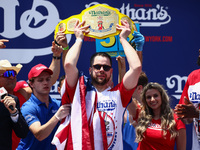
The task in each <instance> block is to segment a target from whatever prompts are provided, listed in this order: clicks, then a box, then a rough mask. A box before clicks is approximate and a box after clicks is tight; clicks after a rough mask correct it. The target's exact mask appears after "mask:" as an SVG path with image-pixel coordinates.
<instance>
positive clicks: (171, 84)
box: [166, 75, 187, 100]
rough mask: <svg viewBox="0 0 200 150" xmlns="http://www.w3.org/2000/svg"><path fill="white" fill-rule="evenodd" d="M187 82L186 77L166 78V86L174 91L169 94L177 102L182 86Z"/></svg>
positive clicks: (173, 76)
mask: <svg viewBox="0 0 200 150" xmlns="http://www.w3.org/2000/svg"><path fill="white" fill-rule="evenodd" d="M186 81H187V76H183V77H181V76H179V75H172V76H171V77H167V78H166V85H167V87H168V88H169V89H174V93H173V94H171V95H172V96H173V97H175V98H176V99H177V100H179V99H180V98H181V94H182V92H183V88H184V85H185V83H186Z"/></svg>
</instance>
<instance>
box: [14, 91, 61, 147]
mask: <svg viewBox="0 0 200 150" xmlns="http://www.w3.org/2000/svg"><path fill="white" fill-rule="evenodd" d="M60 103H61V101H58V100H56V99H53V98H51V97H49V107H48V108H47V107H46V104H45V103H43V102H41V101H40V100H38V99H37V98H36V97H35V95H34V94H32V95H31V97H30V99H29V100H28V101H27V102H25V103H24V104H23V105H22V107H21V112H22V115H23V116H24V118H25V120H26V122H27V124H28V126H29V127H30V125H31V124H33V123H34V122H36V121H39V122H40V123H41V125H44V124H45V123H47V122H48V121H49V120H50V119H51V118H52V117H53V115H54V114H55V113H56V112H57V110H58V109H59V107H60ZM57 128H58V124H57V126H56V127H55V128H54V130H53V131H52V132H51V134H50V135H49V136H48V137H47V138H46V139H44V140H42V141H38V140H37V139H36V138H35V136H34V135H33V133H32V132H31V131H29V133H28V135H27V137H26V138H24V139H21V141H20V143H19V145H18V147H17V150H22V149H23V150H24V149H29V150H55V149H56V147H55V146H54V145H52V144H51V141H52V139H53V136H54V134H55V132H56V129H57Z"/></svg>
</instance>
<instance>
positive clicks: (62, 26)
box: [55, 4, 136, 39]
mask: <svg viewBox="0 0 200 150" xmlns="http://www.w3.org/2000/svg"><path fill="white" fill-rule="evenodd" d="M77 20H79V21H80V22H82V21H83V20H84V21H86V23H85V25H90V27H89V30H90V32H89V33H88V34H86V35H85V36H88V37H92V38H96V39H105V38H108V37H113V36H115V35H118V34H119V33H120V31H118V30H116V24H119V25H121V20H127V21H128V23H129V25H130V28H131V33H133V32H134V30H136V27H135V24H134V22H133V21H132V20H131V19H130V18H129V17H128V16H126V15H124V14H122V13H120V12H119V11H118V10H117V9H116V8H113V7H110V6H108V5H104V4H97V5H94V6H91V7H89V8H87V9H85V10H83V11H82V12H81V13H80V14H79V15H73V16H71V17H69V18H67V19H65V20H62V21H60V22H59V23H58V25H57V26H56V28H55V36H56V33H57V32H58V31H61V32H64V33H65V34H74V26H75V23H76V21H77Z"/></svg>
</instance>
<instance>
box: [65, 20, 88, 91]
mask: <svg viewBox="0 0 200 150" xmlns="http://www.w3.org/2000/svg"><path fill="white" fill-rule="evenodd" d="M84 24H85V21H83V22H81V23H79V21H77V22H76V24H75V27H74V34H75V36H76V41H75V43H74V45H73V46H72V47H71V48H70V50H69V52H68V53H67V55H66V57H65V65H64V68H65V74H66V79H67V83H68V86H69V87H71V88H72V87H74V86H75V85H76V82H77V80H78V69H77V67H76V65H77V62H78V59H79V55H80V51H81V46H82V42H83V39H84V33H85V34H87V33H88V31H86V30H87V29H88V27H89V25H87V26H84Z"/></svg>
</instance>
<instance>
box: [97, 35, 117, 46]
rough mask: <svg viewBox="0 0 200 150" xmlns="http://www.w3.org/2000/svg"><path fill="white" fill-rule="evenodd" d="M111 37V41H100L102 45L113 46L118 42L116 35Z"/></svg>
mask: <svg viewBox="0 0 200 150" xmlns="http://www.w3.org/2000/svg"><path fill="white" fill-rule="evenodd" d="M109 39H110V42H109V43H106V42H105V41H103V42H100V43H101V45H102V46H103V47H113V46H114V45H115V43H116V39H115V37H114V36H113V37H109Z"/></svg>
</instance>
